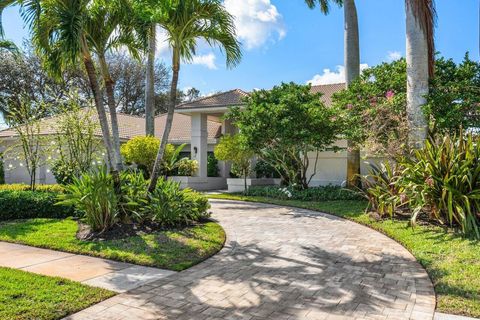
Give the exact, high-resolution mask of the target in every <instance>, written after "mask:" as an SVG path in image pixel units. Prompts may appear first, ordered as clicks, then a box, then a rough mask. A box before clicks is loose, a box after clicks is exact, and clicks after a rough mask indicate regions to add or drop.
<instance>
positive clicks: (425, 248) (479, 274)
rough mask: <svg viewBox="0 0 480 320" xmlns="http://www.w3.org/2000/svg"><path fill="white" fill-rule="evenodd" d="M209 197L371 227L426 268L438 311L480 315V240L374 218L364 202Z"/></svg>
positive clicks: (440, 230)
mask: <svg viewBox="0 0 480 320" xmlns="http://www.w3.org/2000/svg"><path fill="white" fill-rule="evenodd" d="M209 197H210V198H217V199H232V200H245V201H254V202H265V203H272V204H279V205H287V206H294V207H300V208H307V209H312V210H318V211H322V212H327V213H331V214H334V215H337V216H341V217H344V218H347V219H350V220H353V221H356V222H358V223H361V224H364V225H367V226H370V227H371V228H373V229H376V230H379V231H381V232H383V233H385V234H386V235H388V236H389V237H391V238H393V239H395V240H396V241H398V242H399V243H401V244H402V245H403V246H404V247H405V248H407V249H408V250H410V252H412V254H413V255H414V256H415V257H416V258H417V260H418V261H419V262H420V263H421V264H422V265H423V266H424V267H425V269H426V270H427V272H428V274H429V275H430V278H431V279H432V281H433V283H434V286H435V292H436V294H437V311H439V312H445V313H453V314H459V315H467V316H472V317H480V242H479V241H475V240H471V239H464V238H462V237H460V236H459V235H456V234H454V233H452V232H449V231H446V230H444V229H443V228H440V227H436V226H416V227H415V228H411V227H408V226H407V223H406V222H405V221H398V220H385V221H379V222H377V221H374V220H372V219H370V218H369V217H368V215H366V214H365V213H364V210H365V207H366V202H363V201H325V202H305V201H295V200H276V199H270V198H263V197H245V196H240V195H225V194H222V195H209Z"/></svg>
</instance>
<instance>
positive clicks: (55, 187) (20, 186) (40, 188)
mask: <svg viewBox="0 0 480 320" xmlns="http://www.w3.org/2000/svg"><path fill="white" fill-rule="evenodd" d="M0 191H31V190H30V186H29V185H28V184H24V183H13V184H0ZM63 191H64V189H63V187H62V186H61V185H59V184H39V185H37V186H36V187H35V192H51V193H63Z"/></svg>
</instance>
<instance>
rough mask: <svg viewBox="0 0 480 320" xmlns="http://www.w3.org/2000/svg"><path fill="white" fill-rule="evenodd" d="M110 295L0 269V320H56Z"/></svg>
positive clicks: (101, 290) (71, 283) (58, 279)
mask: <svg viewBox="0 0 480 320" xmlns="http://www.w3.org/2000/svg"><path fill="white" fill-rule="evenodd" d="M113 295H114V293H113V292H110V291H108V290H105V289H100V288H93V287H89V286H86V285H83V284H80V283H78V282H73V281H69V280H65V279H61V278H53V277H46V276H41V275H37V274H33V273H29V272H25V271H20V270H14V269H9V268H0V319H5V320H6V319H8V320H12V319H15V320H23V319H25V320H26V319H36V320H40V319H42V320H46V319H60V318H63V317H65V316H67V315H69V314H72V313H74V312H77V311H80V310H82V309H85V308H87V307H88V306H90V305H92V304H95V303H98V302H100V301H102V300H105V299H107V298H109V297H111V296H113Z"/></svg>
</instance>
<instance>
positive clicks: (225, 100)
mask: <svg viewBox="0 0 480 320" xmlns="http://www.w3.org/2000/svg"><path fill="white" fill-rule="evenodd" d="M247 96H248V93H247V92H245V91H243V90H240V89H233V90H230V91H225V92H221V93H217V94H214V95H211V96H208V97H203V98H200V99H197V100H195V101H192V102H186V103H182V104H179V105H178V106H177V109H180V110H182V109H196V108H215V107H233V106H240V105H244V104H245V102H244V101H243V100H244V98H245V97H247Z"/></svg>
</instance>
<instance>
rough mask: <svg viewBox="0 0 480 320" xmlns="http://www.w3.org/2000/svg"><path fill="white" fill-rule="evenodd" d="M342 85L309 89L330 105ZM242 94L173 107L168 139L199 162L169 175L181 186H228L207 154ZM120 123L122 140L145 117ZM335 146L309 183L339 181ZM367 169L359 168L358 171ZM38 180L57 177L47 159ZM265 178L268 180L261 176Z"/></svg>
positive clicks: (46, 127) (140, 128)
mask: <svg viewBox="0 0 480 320" xmlns="http://www.w3.org/2000/svg"><path fill="white" fill-rule="evenodd" d="M343 88H344V84H331V85H319V86H312V92H315V93H321V94H322V100H323V102H324V103H325V104H326V105H330V104H331V102H332V95H333V94H334V93H335V92H338V91H340V90H341V89H343ZM246 96H248V93H247V92H245V91H242V90H240V89H234V90H230V91H226V92H222V93H218V94H215V95H212V96H208V97H204V98H200V99H198V100H195V101H192V102H187V103H182V104H180V105H178V106H177V108H176V110H175V111H176V112H175V116H174V119H173V125H172V130H171V133H170V137H169V143H172V144H174V145H180V144H182V143H186V144H187V146H186V149H185V150H186V151H189V152H190V156H191V158H192V159H195V160H197V161H198V164H199V169H198V172H197V174H196V175H195V177H174V178H173V179H175V180H177V181H179V182H181V183H182V184H183V185H184V186H189V187H192V188H194V189H197V190H215V189H224V188H226V187H227V178H228V177H229V173H230V165H229V164H228V163H225V162H219V177H208V176H207V158H208V153H209V152H213V149H214V147H215V145H216V144H217V143H218V141H219V138H220V137H221V136H222V135H224V134H234V133H235V132H236V128H235V127H234V125H233V124H232V123H231V122H230V121H229V120H225V119H223V115H224V114H225V113H226V112H227V111H228V110H229V109H230V108H232V107H240V108H242V106H244V105H245V102H244V98H245V97H246ZM165 121H166V115H165V114H163V115H160V116H157V117H156V118H155V136H156V137H158V138H161V137H162V134H163V130H164V127H165ZM42 122H43V123H42V132H41V134H44V135H51V134H55V129H54V127H55V126H54V124H55V117H50V118H45V119H43V120H42ZM118 123H119V130H120V139H121V141H122V142H126V141H128V140H129V139H131V138H133V137H135V136H142V135H144V134H145V119H144V118H142V117H138V116H131V115H127V114H122V113H119V114H118ZM97 134H98V136H99V137H101V132H100V129H98V133H97ZM15 139H18V137H17V134H16V132H15V131H14V130H12V129H5V130H2V131H0V145H2V146H3V148H5V146H8V145H11V144H12V143H14V141H15ZM336 145H337V146H339V147H341V148H343V149H344V151H340V152H333V151H325V152H322V153H321V154H320V158H319V160H318V164H317V172H316V174H315V175H314V177H313V179H312V181H311V185H312V186H318V185H328V184H335V185H340V184H342V182H343V181H345V174H346V166H347V157H346V151H345V148H346V141H343V140H340V141H337V143H336ZM314 157H315V155H314V154H312V161H311V163H314V162H315V161H314V159H313V158H314ZM365 169H366V168H362V170H365ZM310 172H311V173H313V168H312V169H310ZM5 181H6V183H19V182H20V183H28V182H29V176H28V173H27V171H26V169H25V168H24V167H20V166H14V167H13V168H12V169H9V168H6V170H5ZM37 182H38V183H47V184H50V183H55V178H54V177H53V175H52V173H51V172H50V168H49V165H48V164H47V165H45V166H42V167H41V168H39V170H38V174H37ZM259 183H261V182H259ZM264 183H271V181H264Z"/></svg>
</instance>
